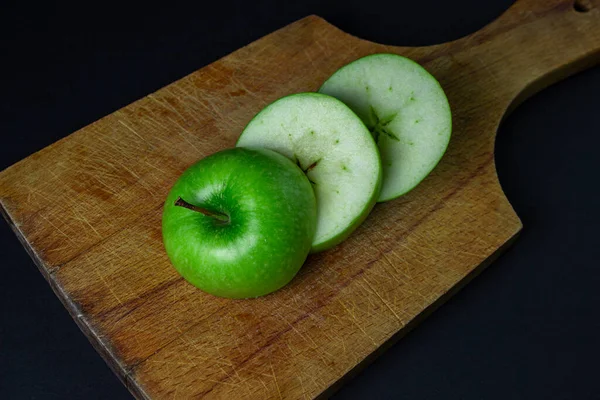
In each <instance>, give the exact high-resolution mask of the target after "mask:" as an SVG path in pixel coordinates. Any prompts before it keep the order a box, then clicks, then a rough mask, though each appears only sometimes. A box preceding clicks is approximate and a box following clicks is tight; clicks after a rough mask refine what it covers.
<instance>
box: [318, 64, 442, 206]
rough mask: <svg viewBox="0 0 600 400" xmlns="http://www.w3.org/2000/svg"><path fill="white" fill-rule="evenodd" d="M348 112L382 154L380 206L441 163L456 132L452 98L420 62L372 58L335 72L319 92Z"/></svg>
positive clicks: (417, 182)
mask: <svg viewBox="0 0 600 400" xmlns="http://www.w3.org/2000/svg"><path fill="white" fill-rule="evenodd" d="M319 92H320V93H324V94H328V95H330V96H333V97H335V98H337V99H339V100H341V101H342V102H344V103H345V104H346V105H347V106H348V107H350V108H351V109H352V110H353V111H354V112H355V113H356V114H357V115H358V116H359V117H360V118H361V119H362V120H363V122H364V123H365V125H366V126H367V127H368V128H369V131H370V132H371V133H372V135H373V137H374V139H375V141H376V142H377V145H378V146H379V150H380V153H381V162H382V166H383V185H382V188H381V192H380V194H379V198H378V200H377V201H379V202H382V201H387V200H391V199H394V198H397V197H399V196H401V195H403V194H405V193H407V192H409V191H410V190H412V189H413V188H414V187H415V186H417V185H418V184H419V183H420V182H421V181H422V180H423V179H424V178H425V177H426V176H427V175H428V174H429V173H430V172H431V171H432V170H433V168H434V167H435V166H436V165H437V163H438V162H439V161H440V159H441V158H442V156H443V154H444V152H445V151H446V148H447V147H448V142H449V140H450V134H451V132H452V116H451V113H450V106H449V104H448V99H447V98H446V95H445V94H444V90H443V89H442V87H441V86H440V84H439V83H438V81H437V80H436V79H435V78H434V77H433V76H432V75H431V74H430V73H429V72H427V71H426V70H425V69H424V68H423V67H421V66H420V65H419V64H417V63H416V62H414V61H412V60H410V59H408V58H405V57H401V56H398V55H395V54H374V55H371V56H366V57H363V58H360V59H358V60H356V61H354V62H352V63H350V64H348V65H346V66H344V67H342V68H340V69H339V70H337V71H336V72H335V73H334V74H333V75H332V76H331V77H330V78H329V79H328V80H327V81H326V82H325V83H324V84H323V86H321V88H320V89H319Z"/></svg>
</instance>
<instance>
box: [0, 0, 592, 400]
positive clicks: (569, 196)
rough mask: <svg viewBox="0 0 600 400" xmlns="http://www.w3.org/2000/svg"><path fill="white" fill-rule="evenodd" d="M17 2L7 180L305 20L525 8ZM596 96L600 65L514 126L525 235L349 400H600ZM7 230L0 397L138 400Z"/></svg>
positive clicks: (443, 37) (4, 131) (0, 288)
mask: <svg viewBox="0 0 600 400" xmlns="http://www.w3.org/2000/svg"><path fill="white" fill-rule="evenodd" d="M13 3H15V4H12V5H11V4H10V2H8V3H7V2H3V3H2V5H1V6H0V33H1V35H0V50H1V52H0V54H1V55H0V65H1V67H2V68H1V69H2V70H3V73H2V75H1V77H2V81H1V82H2V85H1V86H0V90H1V92H0V93H1V98H0V134H1V135H2V142H1V143H2V145H0V168H2V169H4V168H6V167H8V166H9V165H11V164H13V163H15V162H17V161H19V160H20V159H22V158H25V157H26V156H28V155H30V154H32V153H33V152H35V151H37V150H39V149H41V148H43V147H45V146H47V145H49V144H51V143H53V142H54V141H56V140H58V139H60V138H62V137H64V136H66V135H68V134H69V133H71V132H73V131H75V130H77V129H79V128H81V127H83V126H85V125H87V124H89V123H91V122H93V121H95V120H96V119H98V118H100V117H102V116H104V115H106V114H109V113H111V112H113V111H115V110H117V109H119V108H121V107H123V106H125V105H127V104H129V103H131V102H132V101H134V100H137V99H138V98H140V97H142V96H144V95H146V94H148V93H151V92H153V91H155V90H156V89H158V88H160V87H162V86H164V85H167V84H169V83H170V82H172V81H173V80H176V79H178V78H180V77H183V76H185V75H187V74H188V73H190V72H192V71H194V70H196V69H199V68H201V67H202V66H205V65H207V64H209V63H211V62H212V61H215V60H217V59H218V58H220V57H222V56H224V55H226V54H228V53H230V52H232V51H234V50H236V49H237V48H239V47H241V46H243V45H245V44H248V43H249V42H251V41H254V40H255V39H258V38H260V37H261V36H263V35H265V34H267V33H269V32H272V31H273V30H276V29H278V28H280V27H282V26H284V25H286V24H288V23H290V22H293V21H295V20H297V19H299V18H301V17H304V16H306V15H308V14H318V15H320V16H322V17H324V18H325V19H327V20H328V21H329V22H331V23H333V24H334V25H336V26H338V27H339V28H341V29H343V30H345V31H347V32H349V33H352V34H354V35H357V36H359V37H362V38H365V39H369V40H373V41H376V42H381V43H387V44H395V45H426V44H434V43H439V42H445V41H448V40H452V39H456V38H459V37H461V36H464V35H466V34H468V33H470V32H472V31H475V30H477V29H479V28H481V27H482V26H483V25H485V24H487V23H488V22H490V21H492V20H493V19H494V18H495V17H497V16H498V15H499V14H500V13H501V12H502V11H504V10H505V9H506V8H508V7H509V5H510V4H511V3H512V1H507V0H494V1H485V2H484V1H480V0H469V1H446V0H429V1H398V0H397V1H387V2H386V1H379V0H369V1H350V0H345V1H331V2H326V1H323V0H300V1H298V2H292V1H277V0H273V1H262V2H252V1H238V2H236V3H237V4H234V3H233V2H227V1H221V2H218V1H217V2H214V4H211V7H212V8H211V7H208V6H202V5H201V3H203V2H202V1H196V2H195V3H193V4H195V7H190V6H189V5H187V6H178V5H176V4H175V3H173V2H163V3H162V4H161V5H160V6H157V7H154V6H151V5H150V4H149V3H148V2H147V3H142V4H141V5H136V6H127V5H125V2H121V4H117V5H108V4H106V3H102V2H98V3H97V4H98V5H97V6H93V5H92V6H90V5H89V4H88V3H89V2H79V3H76V5H74V6H73V5H71V6H69V5H66V4H65V5H62V6H61V7H60V8H55V7H54V6H50V5H48V2H45V3H43V5H35V4H32V3H30V2H19V3H18V5H16V3H17V2H13ZM253 3H254V4H253ZM523 51H526V49H524V50H523ZM598 93H600V67H595V68H593V69H591V70H588V71H585V72H583V73H580V74H578V75H576V76H573V77H571V78H568V79H566V80H564V81H562V82H560V83H558V84H556V85H554V86H552V87H550V88H548V89H546V90H544V91H543V92H541V93H538V94H537V95H535V96H534V97H532V98H530V99H529V100H527V101H526V102H525V103H524V104H523V105H521V106H520V107H519V108H518V109H517V110H516V111H515V112H514V113H513V114H512V115H511V116H510V117H509V118H507V119H506V120H505V122H504V123H503V125H502V126H501V127H500V130H499V132H498V139H497V146H496V162H497V167H498V173H499V175H500V181H501V183H502V186H503V188H504V190H505V191H506V194H507V196H508V198H509V199H510V201H511V203H512V204H513V205H514V207H515V209H516V211H517V213H518V214H519V216H520V217H521V218H522V220H523V223H524V226H525V227H524V229H523V232H522V234H521V236H520V238H519V239H518V241H517V242H516V244H515V245H514V246H513V247H512V248H511V249H510V250H509V251H508V252H507V253H505V254H504V255H503V256H502V257H501V258H500V259H499V260H498V261H496V262H494V263H493V264H492V265H491V266H490V267H489V268H488V269H487V270H485V271H484V272H483V273H482V274H481V275H480V276H479V277H478V278H476V279H475V280H474V281H473V282H472V283H471V284H469V285H468V286H467V287H466V288H465V289H463V290H462V291H461V292H459V293H458V294H457V295H456V296H455V297H454V298H452V299H451V300H450V301H449V302H448V303H447V304H446V305H444V306H442V307H441V308H440V309H439V310H438V311H436V312H435V313H434V314H433V315H432V316H431V317H429V318H428V319H427V320H426V321H425V322H424V323H423V324H422V325H420V326H419V327H418V328H417V329H416V330H414V331H413V332H412V333H410V334H409V335H408V336H407V337H405V338H404V339H402V340H401V341H400V342H399V343H397V344H396V345H395V346H393V347H392V348H391V349H390V350H389V351H387V352H386V353H385V354H384V355H383V356H382V357H380V358H379V359H378V360H377V361H375V362H374V363H373V364H372V365H371V366H369V367H367V368H366V369H365V370H364V371H363V372H362V373H361V374H360V375H358V377H356V378H355V379H353V380H352V381H350V382H349V383H348V384H347V385H346V386H344V387H343V388H342V389H341V391H339V392H338V393H337V394H336V395H335V396H334V397H335V398H336V399H366V398H377V399H379V398H382V399H404V398H406V399H507V398H513V399H514V398H527V399H532V398H535V399H537V398H540V399H547V398H553V399H592V398H598V396H600V382H599V379H598V378H599V377H598V371H599V367H598V360H599V359H600V339H599V337H600V330H599V328H600V320H599V319H598V317H599V315H600V313H599V311H598V308H599V306H600V289H599V288H600V261H599V260H600V233H599V232H598V229H599V226H600V211H599V208H600V196H599V195H600V190H599V189H598V186H599V184H600V177H599V173H600V154H599V150H600V95H599V94H598ZM0 235H1V238H0V240H1V243H2V247H1V248H2V257H1V267H0V268H1V275H0V276H1V278H0V307H1V308H0V398H2V399H63V398H69V399H84V398H85V399H127V398H130V395H129V393H128V392H127V390H126V389H125V387H124V386H123V385H122V384H121V383H120V382H119V380H118V379H117V377H116V376H115V375H113V374H112V372H111V371H110V370H109V368H108V367H107V366H106V364H105V363H104V361H103V360H102V359H101V358H100V356H99V355H98V354H96V352H95V351H94V349H93V348H92V346H91V345H90V344H89V343H88V341H87V339H86V338H85V336H84V335H83V334H82V333H81V332H80V331H79V329H78V328H77V326H76V325H75V323H74V322H73V321H72V320H71V317H70V316H69V314H68V312H67V311H66V310H65V309H64V308H63V306H62V305H61V303H60V302H59V300H58V299H57V298H56V297H55V296H54V294H53V293H52V290H51V289H50V287H49V286H48V284H47V283H46V281H45V280H44V279H43V278H42V275H41V274H40V273H39V272H38V270H37V268H36V267H35V265H34V264H33V262H32V261H31V260H30V258H29V256H28V255H27V253H26V252H25V250H24V249H23V248H22V246H21V244H20V243H19V242H18V240H17V238H16V237H15V235H14V234H13V233H12V232H11V230H10V229H9V227H8V225H7V224H5V223H0Z"/></svg>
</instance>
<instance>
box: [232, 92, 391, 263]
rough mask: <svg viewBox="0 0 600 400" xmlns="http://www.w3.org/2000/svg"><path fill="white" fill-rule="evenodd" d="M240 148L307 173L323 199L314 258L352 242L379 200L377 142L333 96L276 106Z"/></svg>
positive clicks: (253, 124) (260, 117)
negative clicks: (280, 158) (268, 154)
mask: <svg viewBox="0 0 600 400" xmlns="http://www.w3.org/2000/svg"><path fill="white" fill-rule="evenodd" d="M237 146H244V147H264V148H268V149H271V150H275V151H277V152H278V153H281V154H283V155H285V156H287V157H288V158H289V159H291V160H293V161H294V162H295V163H297V164H298V165H299V166H300V167H301V168H302V170H304V172H305V173H306V175H307V176H308V178H309V179H310V182H311V183H312V185H313V188H314V191H315V196H316V198H317V230H316V233H315V236H314V239H313V244H312V252H317V251H321V250H325V249H328V248H330V247H333V246H335V245H336V244H338V243H340V242H341V241H342V240H344V239H345V238H346V237H348V236H349V235H350V233H352V231H353V230H354V229H356V227H358V225H360V223H361V222H363V221H364V219H365V218H366V217H367V215H368V214H369V212H370V211H371V209H372V208H373V206H374V205H375V202H376V200H377V196H378V195H379V190H380V188H381V161H380V159H379V151H378V150H377V146H376V144H375V141H374V140H373V137H372V136H371V134H370V133H369V131H368V130H367V128H366V127H365V125H364V124H363V123H362V121H361V120H360V118H358V117H357V116H356V114H354V113H353V112H352V110H350V109H349V108H348V107H347V106H345V105H344V103H342V102H341V101H339V100H336V99H335V98H333V97H331V96H326V95H323V94H318V93H299V94H294V95H290V96H286V97H283V98H281V99H279V100H277V101H275V102H274V103H272V104H270V105H269V106H267V107H266V108H264V109H263V110H262V111H261V112H259V113H258V114H257V115H256V116H255V117H254V119H252V121H250V123H249V124H248V125H247V126H246V128H245V129H244V131H243V132H242V134H241V136H240V138H239V139H238V142H237Z"/></svg>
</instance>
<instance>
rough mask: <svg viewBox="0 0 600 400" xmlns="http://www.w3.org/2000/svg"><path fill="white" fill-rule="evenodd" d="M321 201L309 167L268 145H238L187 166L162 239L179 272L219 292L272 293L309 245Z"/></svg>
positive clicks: (293, 272) (287, 277) (165, 217)
mask: <svg viewBox="0 0 600 400" xmlns="http://www.w3.org/2000/svg"><path fill="white" fill-rule="evenodd" d="M316 221H317V205H316V200H315V195H314V192H313V189H312V187H311V184H310V182H309V181H308V179H307V178H306V175H305V174H304V173H303V171H302V170H301V169H300V168H298V167H297V166H296V165H295V164H294V163H293V162H291V161H290V160H289V159H287V158H286V157H284V156H282V155H280V154H278V153H276V152H274V151H271V150H267V149H245V148H235V149H229V150H224V151H221V152H218V153H215V154H213V155H211V156H208V157H206V158H204V159H202V160H200V161H199V162H197V163H196V164H194V165H192V166H191V167H190V168H189V169H187V170H186V171H185V172H184V173H183V174H182V175H181V177H180V178H179V179H178V180H177V182H176V183H175V185H174V186H173V188H172V189H171V191H170V193H169V195H168V197H167V200H166V202H165V205H164V211H163V220H162V228H163V240H164V244H165V248H166V251H167V255H168V256H169V259H170V260H171V262H172V264H173V266H174V267H175V269H177V271H178V272H179V273H180V274H181V275H182V276H183V277H184V278H185V279H186V280H187V281H188V282H190V283H191V284H193V285H194V286H196V287H198V288H200V289H202V290H204V291H205V292H208V293H211V294H213V295H216V296H221V297H229V298H249V297H257V296H262V295H265V294H267V293H270V292H273V291H275V290H277V289H279V288H281V287H282V286H284V285H285V284H287V283H288V282H289V281H290V280H291V279H292V278H293V277H294V275H296V273H297V272H298V270H299V269H300V267H301V266H302V264H303V263H304V260H305V259H306V257H307V255H308V252H309V250H310V248H311V243H312V239H313V236H314V233H315V228H316Z"/></svg>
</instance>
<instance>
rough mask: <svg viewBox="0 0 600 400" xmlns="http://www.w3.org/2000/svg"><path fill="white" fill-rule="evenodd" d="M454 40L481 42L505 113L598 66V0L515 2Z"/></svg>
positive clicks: (486, 65) (599, 55) (469, 42)
mask: <svg viewBox="0 0 600 400" xmlns="http://www.w3.org/2000/svg"><path fill="white" fill-rule="evenodd" d="M459 41H462V42H463V45H464V44H465V43H464V42H467V43H468V46H474V45H475V46H476V45H477V43H483V42H487V43H486V44H487V46H486V47H487V49H486V52H485V53H481V55H482V57H483V59H482V60H481V63H482V65H485V68H486V69H487V70H488V73H489V74H490V76H491V77H493V79H494V80H495V81H496V82H495V86H496V87H498V88H499V90H501V91H506V92H507V93H508V94H509V96H511V97H512V98H511V99H510V104H509V105H508V108H509V111H510V110H512V109H514V108H515V107H516V106H517V105H518V104H520V103H521V102H522V101H523V100H524V99H526V98H527V97H529V96H531V95H533V94H534V93H536V92H537V91H539V90H541V89H543V88H545V87H546V86H549V85H551V84H552V83H554V82H557V81H558V80H561V79H563V78H566V77H567V76H569V75H572V74H574V73H577V72H579V71H581V70H583V69H585V68H588V67H591V66H592V65H595V64H598V63H599V62H600V0H519V1H517V2H516V3H515V4H514V5H513V6H512V7H511V8H509V9H508V10H507V11H506V12H505V13H504V14H503V15H501V16H500V17H499V18H498V19H497V20H495V21H494V22H492V23H491V24H490V25H488V26H486V27H485V28H483V29H482V30H480V31H478V32H475V33H473V34H472V35H469V36H467V37H465V38H463V39H460V40H459ZM498 55H502V56H501V58H500V59H499V58H498ZM499 60H500V62H498V61H499Z"/></svg>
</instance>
